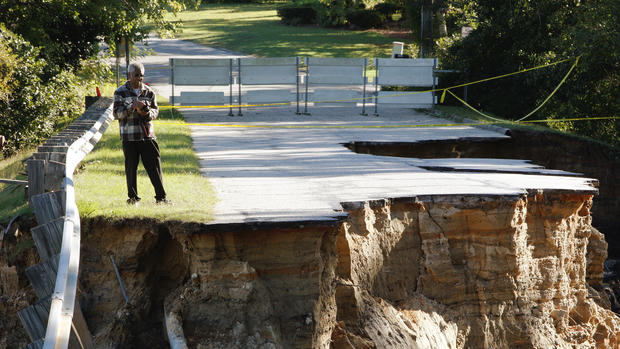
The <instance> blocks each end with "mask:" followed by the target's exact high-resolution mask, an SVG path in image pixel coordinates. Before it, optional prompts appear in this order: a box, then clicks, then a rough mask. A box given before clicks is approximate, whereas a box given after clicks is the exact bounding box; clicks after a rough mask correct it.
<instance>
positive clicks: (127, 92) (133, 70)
mask: <svg viewBox="0 0 620 349" xmlns="http://www.w3.org/2000/svg"><path fill="white" fill-rule="evenodd" d="M127 75H128V76H129V81H127V82H126V83H125V84H124V85H123V86H121V87H119V88H118V89H117V90H116V91H114V117H115V118H116V119H118V122H119V126H120V131H121V132H120V133H121V140H122V141H123V154H124V155H125V176H126V178H127V196H129V199H127V203H128V204H130V205H138V201H140V197H139V196H138V184H137V172H138V162H139V161H140V159H142V165H143V166H144V169H146V172H147V173H148V175H149V178H150V180H151V183H152V184H153V188H154V189H155V202H156V203H158V204H159V203H163V204H170V201H169V200H168V199H166V191H165V190H164V186H163V183H162V171H161V158H160V153H159V145H158V144H157V141H156V138H155V129H154V128H153V123H152V122H151V121H152V120H153V119H155V118H157V115H158V114H159V108H158V107H157V101H156V100H155V93H153V91H152V90H151V88H150V87H148V86H146V85H145V84H143V83H142V79H143V78H144V66H143V65H142V64H141V63H131V64H130V65H129V72H128V74H127Z"/></svg>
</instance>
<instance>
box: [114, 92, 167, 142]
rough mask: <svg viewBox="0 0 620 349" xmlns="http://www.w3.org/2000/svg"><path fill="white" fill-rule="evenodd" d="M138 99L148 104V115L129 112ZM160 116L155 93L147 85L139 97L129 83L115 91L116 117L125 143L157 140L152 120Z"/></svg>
mask: <svg viewBox="0 0 620 349" xmlns="http://www.w3.org/2000/svg"><path fill="white" fill-rule="evenodd" d="M136 98H137V99H139V100H141V101H144V102H145V104H148V106H149V107H148V115H145V116H140V114H138V112H137V111H134V112H129V110H128V108H129V106H130V105H131V103H132V100H134V99H136ZM158 114H159V108H158V107H157V101H156V100H155V93H153V90H151V88H150V87H148V86H146V85H145V84H142V88H141V90H140V94H139V95H137V94H136V92H134V90H133V89H132V88H131V86H130V85H129V81H127V82H126V83H125V84H124V85H123V86H121V87H119V88H118V89H116V91H114V117H115V118H116V119H118V123H119V126H120V130H121V140H122V141H123V142H127V141H142V140H145V139H155V128H154V127H153V123H152V122H151V120H153V119H155V118H157V115H158Z"/></svg>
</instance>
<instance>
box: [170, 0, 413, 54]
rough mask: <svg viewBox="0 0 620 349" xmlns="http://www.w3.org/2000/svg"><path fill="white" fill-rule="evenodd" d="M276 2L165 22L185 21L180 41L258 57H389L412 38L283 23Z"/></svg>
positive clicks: (222, 7)
mask: <svg viewBox="0 0 620 349" xmlns="http://www.w3.org/2000/svg"><path fill="white" fill-rule="evenodd" d="M277 6H278V5H277V4H207V5H203V6H202V7H201V8H200V9H199V10H198V11H185V12H181V13H180V14H179V15H178V16H176V17H175V16H172V15H170V16H169V17H168V18H167V20H169V21H182V22H183V27H182V31H181V32H180V33H178V34H177V37H178V38H179V39H185V40H191V41H194V42H197V43H200V44H203V45H207V46H215V47H220V48H226V49H229V50H233V51H237V52H241V53H244V54H249V55H255V56H260V57H288V56H306V55H307V56H315V57H389V56H390V55H391V53H392V42H393V41H404V42H405V43H406V44H411V42H412V40H411V39H409V40H407V39H403V38H396V39H395V38H391V37H388V36H386V35H382V34H379V33H378V32H376V31H353V30H344V29H327V28H320V27H316V26H300V27H294V26H288V25H284V24H282V23H280V18H279V17H278V16H277V14H276V7H277Z"/></svg>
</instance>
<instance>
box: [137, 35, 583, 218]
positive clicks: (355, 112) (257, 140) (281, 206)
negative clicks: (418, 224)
mask: <svg viewBox="0 0 620 349" xmlns="http://www.w3.org/2000/svg"><path fill="white" fill-rule="evenodd" d="M149 47H150V48H151V49H153V50H154V51H155V52H157V53H160V54H158V55H155V56H148V57H145V58H144V59H143V62H144V64H145V65H146V66H147V73H146V74H147V81H150V83H151V85H152V86H153V87H154V88H155V89H156V90H157V91H158V93H160V94H162V95H165V96H169V94H170V92H169V91H170V90H169V88H170V86H169V85H167V80H166V76H167V75H166V72H167V70H166V69H165V68H166V64H167V61H168V59H169V58H170V57H179V56H192V57H237V56H239V54H235V53H233V52H229V51H224V50H216V49H210V48H206V47H202V46H200V45H196V44H193V43H190V42H186V41H181V40H158V39H153V40H151V41H150V45H149ZM177 55H179V56H177ZM155 68H156V69H155ZM166 88H168V93H167V94H166ZM295 111H296V110H295V108H294V107H289V106H287V107H279V108H251V109H244V111H243V116H234V117H230V116H227V113H228V110H227V109H226V110H213V109H185V110H183V109H182V112H183V114H184V116H185V117H186V119H187V121H188V122H190V123H192V124H194V125H193V126H191V130H192V137H193V142H194V149H195V151H196V153H197V155H198V157H199V159H200V165H201V169H202V172H203V173H204V174H205V175H206V176H207V177H208V178H209V180H210V181H211V183H212V184H213V185H214V187H215V190H216V192H217V195H218V198H219V200H220V201H219V203H218V204H217V206H216V217H215V218H216V219H215V221H214V222H213V223H214V224H226V223H244V222H246V223H247V222H264V221H271V222H274V221H275V222H280V221H302V220H324V219H335V218H338V217H340V216H342V215H343V212H342V207H341V203H342V202H355V201H365V200H376V199H385V198H403V197H415V196H419V195H435V194H475V195H478V194H492V195H515V194H522V193H525V192H526V190H528V189H567V190H583V191H590V192H593V191H595V189H594V188H593V187H592V186H591V185H590V182H589V180H588V179H585V178H580V177H576V176H574V175H573V174H569V173H566V172H562V171H550V170H544V169H541V168H540V167H539V166H536V165H533V164H529V163H527V162H526V161H523V160H513V161H511V160H506V159H413V158H397V157H386V156H373V155H368V154H357V153H354V152H352V151H350V150H349V149H347V148H345V147H344V146H343V143H349V142H353V141H372V142H416V141H422V140H439V139H458V138H463V137H468V138H476V137H481V138H506V137H507V136H505V135H504V133H503V130H501V129H495V130H490V129H483V128H479V127H472V126H465V125H455V126H450V127H437V126H434V125H436V124H450V123H452V121H450V120H446V119H440V118H436V117H432V116H430V115H429V114H427V113H421V112H417V111H414V110H412V109H385V110H380V116H379V117H374V116H362V115H360V111H361V110H360V108H352V107H320V108H319V107H311V108H310V112H311V115H297V114H296V113H295ZM235 113H236V110H235ZM163 151H165V149H164V150H163ZM164 166H165V164H164ZM430 167H441V168H444V169H447V168H454V169H459V171H469V172H451V171H447V172H445V171H444V172H438V171H431V170H427V169H424V168H430ZM489 170H493V171H497V170H502V171H503V172H505V173H490V172H484V171H489ZM558 175H566V176H558ZM176 194H177V195H182V193H176ZM173 200H174V197H173Z"/></svg>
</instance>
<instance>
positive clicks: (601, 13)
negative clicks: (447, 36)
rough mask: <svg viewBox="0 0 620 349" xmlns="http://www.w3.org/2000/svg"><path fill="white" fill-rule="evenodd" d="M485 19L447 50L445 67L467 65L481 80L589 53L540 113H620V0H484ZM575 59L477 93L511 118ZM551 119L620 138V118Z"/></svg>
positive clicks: (474, 97) (473, 94)
mask: <svg viewBox="0 0 620 349" xmlns="http://www.w3.org/2000/svg"><path fill="white" fill-rule="evenodd" d="M474 10H475V12H476V13H477V15H478V26H477V29H476V30H474V31H473V32H472V33H471V34H470V35H469V36H468V37H466V38H465V39H463V40H457V41H455V42H454V44H453V45H452V46H450V47H449V48H448V49H446V50H445V51H444V52H441V54H442V57H441V61H442V62H443V67H444V68H454V69H460V70H463V71H467V75H466V76H463V77H462V79H463V80H468V81H475V80H478V79H482V78H487V77H491V76H497V75H501V74H505V73H510V72H514V71H518V70H520V69H523V68H529V67H533V66H536V65H540V64H546V63H550V62H553V61H557V60H559V59H561V58H565V57H573V58H576V57H577V56H579V55H581V60H580V62H579V66H578V67H577V69H576V70H575V71H574V72H573V74H572V75H571V76H570V77H569V79H568V80H567V81H566V84H565V85H564V86H563V87H562V88H561V89H560V90H559V91H558V93H557V94H556V95H555V96H554V97H553V98H552V99H551V100H550V102H549V103H547V104H546V105H545V106H544V107H543V108H542V109H541V110H540V111H539V112H538V114H536V115H538V117H539V118H567V117H613V116H618V115H620V103H619V101H618V91H619V90H620V40H618V37H620V33H619V31H620V23H619V22H620V21H619V19H618V16H617V14H618V13H620V2H618V1H604V0H593V1H590V2H587V3H583V2H579V1H577V0H553V1H544V2H542V1H539V2H531V1H527V0H518V1H513V2H508V3H498V2H497V1H493V0H480V1H478V2H477V3H476V4H475V6H474ZM570 64H571V63H564V64H562V65H557V66H554V67H549V68H545V69H543V70H536V71H532V72H528V73H525V74H519V75H515V76H512V77H510V78H504V79H499V80H494V81H490V82H487V83H484V84H480V85H476V86H472V87H471V88H470V89H469V100H470V102H471V103H472V104H473V105H474V106H475V107H478V108H482V109H485V110H488V111H491V112H494V113H496V114H499V115H503V116H504V117H506V118H509V119H516V118H519V117H522V116H523V115H525V114H527V113H528V112H530V111H532V110H533V109H534V108H535V107H536V106H538V105H539V104H540V103H542V101H543V100H544V99H545V98H546V97H547V96H548V95H549V94H550V93H551V91H552V90H553V89H554V88H555V86H556V85H557V84H558V83H559V82H560V81H561V79H562V77H563V76H564V75H565V74H566V73H567V71H568V70H569V68H570ZM550 125H551V126H554V127H557V128H562V129H565V130H571V131H574V132H578V133H581V134H586V135H590V136H595V137H597V138H599V139H601V140H605V141H607V142H610V143H615V144H619V143H620V141H619V140H618V130H620V123H619V122H618V120H615V121H592V122H574V123H559V122H553V123H550Z"/></svg>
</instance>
